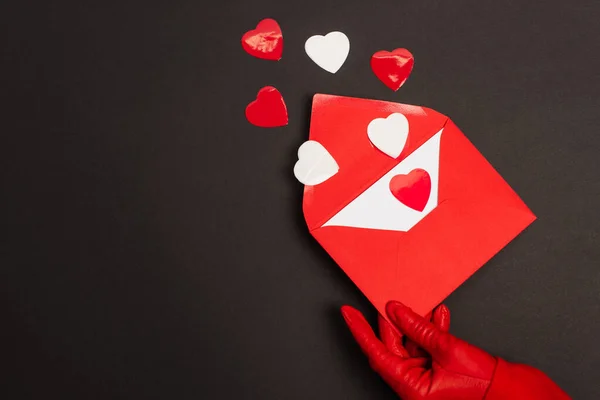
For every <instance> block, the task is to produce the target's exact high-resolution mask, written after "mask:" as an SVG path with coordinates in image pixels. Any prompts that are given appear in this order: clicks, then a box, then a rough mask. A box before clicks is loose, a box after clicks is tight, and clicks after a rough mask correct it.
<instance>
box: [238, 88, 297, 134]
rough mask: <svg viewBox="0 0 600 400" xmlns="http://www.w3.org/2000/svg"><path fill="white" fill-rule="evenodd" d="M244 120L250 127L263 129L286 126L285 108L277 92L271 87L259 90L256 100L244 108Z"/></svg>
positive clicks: (286, 115)
mask: <svg viewBox="0 0 600 400" xmlns="http://www.w3.org/2000/svg"><path fill="white" fill-rule="evenodd" d="M246 119H248V122H250V123H251V124H252V125H256V126H260V127H263V128H273V127H276V126H284V125H287V123H288V114H287V107H286V106H285V102H284V101H283V97H282V96H281V93H279V90H277V89H275V88H274V87H273V86H265V87H264V88H262V89H260V90H259V91H258V94H257V95H256V100H254V101H253V102H252V103H250V104H248V106H247V107H246Z"/></svg>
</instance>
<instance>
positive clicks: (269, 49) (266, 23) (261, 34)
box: [242, 18, 283, 61]
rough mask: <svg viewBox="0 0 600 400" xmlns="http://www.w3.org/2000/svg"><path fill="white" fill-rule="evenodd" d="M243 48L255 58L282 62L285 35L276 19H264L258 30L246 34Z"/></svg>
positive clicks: (243, 38) (243, 37)
mask: <svg viewBox="0 0 600 400" xmlns="http://www.w3.org/2000/svg"><path fill="white" fill-rule="evenodd" d="M242 47H243V48H244V50H246V52H247V53H248V54H250V55H252V56H254V57H257V58H262V59H265V60H274V61H277V60H280V59H281V54H282V53H283V34H282V33H281V28H280V27H279V24H278V23H277V21H275V20H274V19H270V18H267V19H263V20H262V21H260V22H259V23H258V25H256V29H253V30H251V31H248V32H246V33H244V36H242Z"/></svg>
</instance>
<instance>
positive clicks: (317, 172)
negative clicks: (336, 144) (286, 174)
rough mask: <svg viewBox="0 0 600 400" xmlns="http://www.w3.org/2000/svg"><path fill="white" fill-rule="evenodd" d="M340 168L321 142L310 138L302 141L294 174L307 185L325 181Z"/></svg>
mask: <svg viewBox="0 0 600 400" xmlns="http://www.w3.org/2000/svg"><path fill="white" fill-rule="evenodd" d="M339 169H340V168H339V166H338V164H337V162H336V161H335V159H334V158H333V157H332V156H331V154H329V152H328V151H327V149H326V148H325V147H323V145H322V144H321V143H319V142H316V141H314V140H309V141H306V142H304V143H302V146H300V148H299V149H298V161H296V165H294V175H295V176H296V179H298V180H299V181H300V182H302V183H303V184H305V185H318V184H319V183H323V182H325V181H326V180H327V179H329V178H331V177H332V176H334V175H335V174H337V172H338V171H339Z"/></svg>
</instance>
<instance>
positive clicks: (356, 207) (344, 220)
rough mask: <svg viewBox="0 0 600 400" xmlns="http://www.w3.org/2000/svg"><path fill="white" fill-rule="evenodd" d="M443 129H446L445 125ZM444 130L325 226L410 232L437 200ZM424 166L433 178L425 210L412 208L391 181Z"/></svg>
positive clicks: (434, 205)
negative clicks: (391, 185) (441, 143)
mask: <svg viewBox="0 0 600 400" xmlns="http://www.w3.org/2000/svg"><path fill="white" fill-rule="evenodd" d="M442 130H443V129H442ZM442 130H440V131H439V132H438V133H436V134H435V135H434V136H432V137H431V138H430V139H429V140H428V141H427V142H425V143H424V144H423V145H422V146H421V147H419V148H418V149H417V150H415V151H414V152H413V153H412V154H410V155H409V156H408V157H406V158H405V159H404V160H402V162H400V163H399V164H398V165H396V166H395V167H394V168H392V169H391V170H390V171H389V172H388V173H387V174H385V175H384V176H383V177H381V178H380V179H379V180H378V181H377V182H375V183H374V184H373V185H371V187H369V188H368V189H367V190H365V191H364V192H363V193H361V194H360V195H359V196H358V197H357V198H356V199H354V200H353V201H352V202H351V203H350V204H348V205H347V206H346V207H344V208H343V209H342V210H340V211H339V212H338V213H337V214H336V215H334V216H333V217H332V218H331V219H330V220H329V221H327V222H325V224H323V226H350V227H355V228H370V229H382V230H389V231H401V232H407V231H408V230H409V229H410V228H412V227H413V226H415V225H416V224H417V223H418V222H419V221H421V220H422V219H423V218H425V216H426V215H427V214H429V213H430V212H431V211H432V210H433V209H434V208H435V207H437V204H438V181H439V164H440V139H441V137H442ZM415 168H421V169H424V170H425V171H427V172H428V173H429V176H430V178H431V194H430V195H429V200H428V201H427V205H426V206H425V209H423V211H417V210H413V209H412V208H409V207H407V206H405V205H404V204H402V203H401V202H400V201H398V199H396V198H395V197H394V195H392V192H391V191H390V187H389V186H390V181H391V180H392V178H393V177H394V176H396V175H398V174H408V173H409V172H410V171H412V170H413V169H415Z"/></svg>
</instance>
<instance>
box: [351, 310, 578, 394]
mask: <svg viewBox="0 0 600 400" xmlns="http://www.w3.org/2000/svg"><path fill="white" fill-rule="evenodd" d="M386 311H387V314H388V317H389V319H390V320H391V321H392V322H393V323H394V325H395V326H396V328H398V331H399V332H400V333H399V332H397V331H396V330H395V329H394V328H393V327H392V326H391V325H390V324H389V323H388V322H387V321H386V320H385V319H383V318H382V317H380V319H379V325H380V327H379V329H380V336H381V341H380V340H379V339H378V338H377V337H376V336H375V334H374V333H373V330H372V329H371V327H370V326H369V324H368V322H367V321H366V320H365V318H364V317H363V315H362V314H361V313H360V312H359V311H357V310H355V309H354V308H352V307H349V306H344V307H342V315H343V316H344V319H345V320H346V323H347V324H348V327H349V328H350V330H351V332H352V334H353V336H354V338H355V339H356V341H357V342H358V344H359V345H360V347H361V349H362V350H363V352H364V353H365V354H366V355H367V357H368V358H369V361H370V364H371V366H372V367H373V369H374V370H375V371H376V372H377V373H379V374H380V375H381V377H382V378H383V379H384V380H385V381H386V382H387V383H388V384H389V385H390V386H391V387H392V388H393V389H394V391H395V392H396V393H397V394H398V395H399V396H400V397H401V398H402V399H403V400H451V399H457V400H458V399H460V400H483V399H486V400H504V399H505V400H520V399H527V400H534V399H544V400H550V399H552V400H554V399H560V400H563V399H569V396H568V395H567V394H566V393H564V392H563V391H562V390H561V389H560V388H559V387H558V386H556V385H555V384H554V383H553V382H552V381H551V380H550V379H549V378H548V377H547V376H546V375H544V374H543V373H542V372H541V371H539V370H537V369H535V368H532V367H529V366H526V365H521V364H511V363H507V362H506V361H504V360H502V359H497V358H495V357H493V356H491V355H489V354H488V353H486V352H485V351H483V350H481V349H479V348H477V347H475V346H472V345H470V344H468V343H467V342H465V341H463V340H461V339H458V338H456V337H454V336H452V335H451V334H449V333H448V332H447V330H448V326H449V310H448V309H447V308H446V307H445V306H440V307H438V308H437V309H436V310H435V311H434V313H433V316H432V318H431V321H432V322H433V323H432V322H430V321H429V320H427V319H425V318H423V317H421V316H419V315H418V314H416V313H415V312H413V311H412V310H411V309H410V308H408V307H406V306H405V305H403V304H401V303H398V302H390V303H388V305H387V307H386ZM401 334H404V335H406V337H407V344H406V346H409V348H412V350H411V351H410V352H409V351H408V349H407V348H406V347H405V346H403V345H402V337H401ZM411 342H412V343H413V344H410V343H411ZM423 350H424V351H425V352H426V354H424V353H423ZM424 355H425V356H424Z"/></svg>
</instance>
